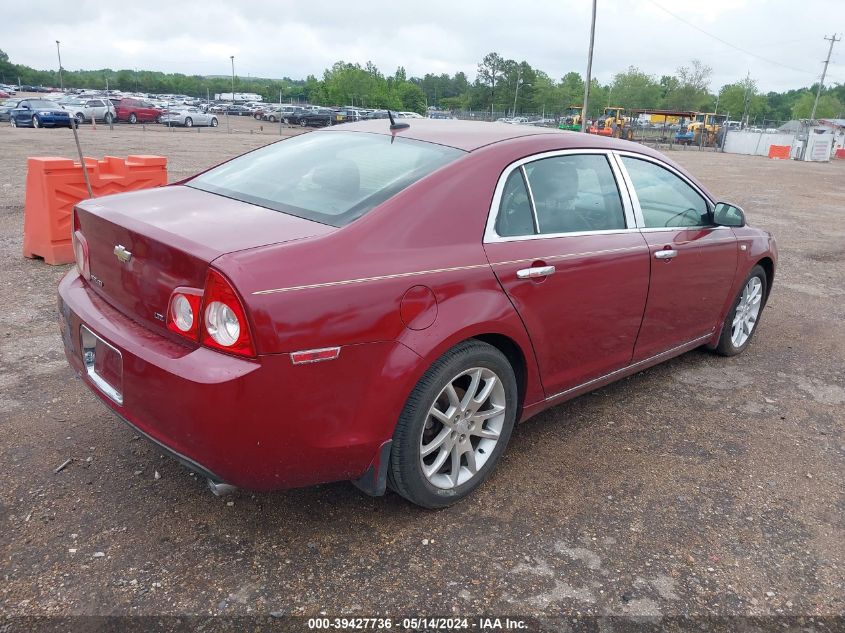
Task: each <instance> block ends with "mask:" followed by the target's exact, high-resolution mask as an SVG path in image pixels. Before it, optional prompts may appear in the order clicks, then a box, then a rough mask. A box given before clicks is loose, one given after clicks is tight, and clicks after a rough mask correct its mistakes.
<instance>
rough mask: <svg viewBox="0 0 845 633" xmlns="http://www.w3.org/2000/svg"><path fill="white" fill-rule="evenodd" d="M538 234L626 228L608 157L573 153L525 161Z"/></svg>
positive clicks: (620, 200)
mask: <svg viewBox="0 0 845 633" xmlns="http://www.w3.org/2000/svg"><path fill="white" fill-rule="evenodd" d="M525 172H526V174H527V175H528V184H529V185H530V187H531V193H532V195H533V198H534V206H535V208H536V213H537V224H538V228H539V232H540V233H541V234H549V233H577V232H581V231H608V230H614V229H624V228H625V212H624V210H623V208H622V199H621V198H620V197H619V189H618V187H617V186H616V179H615V178H614V176H613V171H612V170H611V169H610V164H609V163H608V162H607V157H606V156H604V155H602V154H576V155H567V156H554V157H552V158H544V159H542V160H538V161H534V162H533V163H528V164H527V165H525Z"/></svg>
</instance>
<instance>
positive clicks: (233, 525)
mask: <svg viewBox="0 0 845 633" xmlns="http://www.w3.org/2000/svg"><path fill="white" fill-rule="evenodd" d="M233 127H234V128H235V130H236V133H232V134H227V133H226V125H225V122H223V123H222V125H221V127H220V128H218V129H217V130H209V129H204V130H202V131H201V132H198V131H196V130H190V131H189V130H182V129H176V130H173V131H169V130H166V129H163V128H161V127H157V126H147V127H146V129H142V128H141V127H139V126H138V127H130V126H128V125H122V126H117V127H115V129H114V131H109V129H108V127H107V126H103V125H100V126H98V128H97V129H96V130H92V129H91V128H90V126H85V127H84V128H83V129H82V130H81V139H82V145H83V148H84V149H85V150H86V153H87V154H88V155H90V156H98V157H99V156H103V155H106V154H112V155H118V156H125V155H127V154H132V153H136V154H137V153H147V154H161V155H164V156H167V158H168V161H169V165H170V178H171V180H178V179H180V178H182V177H185V176H186V175H188V174H191V173H194V172H195V171H198V170H200V169H203V168H205V167H208V166H210V165H212V164H214V163H216V162H219V161H221V160H223V159H226V158H229V157H231V156H234V155H237V154H239V153H242V152H244V151H246V150H248V149H251V148H254V147H258V146H260V145H263V144H265V143H267V142H270V141H272V140H274V139H276V138H278V128H277V127H275V126H273V125H268V124H265V125H264V129H263V130H262V129H260V126H259V125H258V124H257V123H256V122H254V121H252V120H251V119H236V120H234V121H233ZM293 132H294V131H291V130H285V134H289V133H293ZM0 148H2V149H0V193H1V194H2V195H0V214H2V215H0V218H1V219H2V222H0V261H2V269H3V272H4V274H3V275H2V281H0V306H2V307H3V310H2V312H0V463H2V464H3V465H4V470H5V475H4V478H3V479H4V481H5V484H4V485H3V486H2V488H0V560H2V562H1V563H0V577H2V582H0V616H6V617H11V616H44V615H47V616H72V615H176V614H178V615H186V614H194V615H265V616H266V615H269V614H274V615H279V614H291V615H317V614H320V613H323V612H325V613H328V614H330V615H349V616H355V615H357V616H370V615H374V614H376V613H380V614H391V615H408V614H416V615H426V614H429V615H430V614H441V615H443V614H446V615H448V614H453V613H459V614H467V615H469V614H521V615H544V616H554V615H571V614H576V613H577V614H580V615H585V616H588V615H590V614H598V615H607V614H615V615H648V616H667V617H668V616H673V615H684V614H698V615H705V616H715V615H718V616H761V617H763V618H764V621H766V620H765V618H766V617H769V616H782V615H784V614H786V615H793V616H833V615H842V614H843V612H845V591H843V578H845V548H843V543H845V525H843V515H844V514H845V498H843V480H844V478H843V475H845V437H843V427H845V421H844V420H843V414H842V410H843V405H845V376H843V366H845V363H843V357H845V310H843V305H845V284H843V280H845V219H843V215H842V214H843V210H845V187H843V184H842V183H843V179H845V161H840V162H838V163H831V164H809V163H796V162H791V161H770V160H767V159H763V158H752V157H743V156H732V155H721V154H714V153H711V152H703V153H700V152H697V151H686V152H682V151H678V152H673V153H672V157H673V158H675V159H676V160H678V161H679V162H681V163H682V164H684V165H686V166H687V167H688V168H689V169H691V170H692V171H693V172H694V173H696V174H697V175H698V176H699V177H701V179H702V180H703V181H704V182H705V183H706V184H707V185H708V186H709V187H710V188H711V189H712V190H713V191H714V192H715V193H716V195H719V196H721V197H723V198H725V199H729V200H734V201H736V202H737V203H739V204H740V205H742V206H744V207H745V208H746V211H747V213H748V216H749V218H750V221H751V223H753V224H756V225H758V226H761V227H764V228H766V229H769V230H771V231H772V232H773V233H774V234H775V235H776V237H777V239H778V243H779V246H780V257H781V260H780V269H779V271H778V273H777V278H776V280H775V286H774V290H773V294H772V297H771V301H770V303H769V306H768V307H767V309H766V312H765V316H764V318H763V319H762V323H761V327H760V330H759V331H758V333H757V335H756V338H755V340H754V343H753V344H752V346H751V347H750V349H749V350H748V351H747V352H746V353H745V354H744V355H741V356H739V357H736V358H732V359H725V358H720V357H717V356H714V355H712V354H709V353H707V352H705V351H695V352H691V353H689V354H686V355H685V356H683V357H680V358H677V359H675V360H672V361H670V362H668V363H665V364H663V365H660V366H658V367H655V368H653V369H650V370H648V371H645V372H642V373H640V374H638V375H636V376H633V377H630V378H628V379H626V380H623V381H621V382H619V383H616V384H614V385H611V386H609V387H606V388H604V389H601V390H599V391H596V392H594V393H592V394H589V395H586V396H583V397H581V398H578V399H577V400H574V401H572V402H569V403H566V404H563V405H561V406H558V407H556V408H554V409H552V410H550V411H547V412H545V413H544V414H542V415H540V416H538V417H537V418H535V419H533V420H532V421H530V422H528V423H527V424H525V425H522V426H521V427H520V428H519V429H517V431H516V432H515V433H514V436H513V439H512V440H511V445H510V447H509V449H508V451H507V453H506V455H505V457H504V460H503V462H502V463H501V464H500V466H499V468H498V471H497V473H496V474H495V475H494V476H493V477H492V478H491V479H490V481H489V482H488V483H487V484H485V485H484V486H483V487H482V488H481V489H480V490H479V491H478V492H477V494H475V495H474V496H473V497H472V498H470V499H469V500H467V501H465V502H463V503H461V504H459V505H457V506H456V507H453V508H449V509H447V510H443V511H439V512H430V511H424V510H421V509H419V508H417V507H414V506H411V505H410V504H408V503H406V502H405V501H403V500H402V499H401V498H399V497H397V496H396V495H393V494H388V495H387V496H386V497H383V498H377V499H374V498H370V497H367V496H364V495H362V494H361V493H359V492H358V491H357V490H356V489H354V488H353V487H352V486H351V485H349V484H346V483H338V484H332V485H324V486H319V487H314V488H308V489H301V490H292V491H284V492H278V493H273V494H260V495H252V494H249V493H238V494H236V495H234V496H232V497H225V498H216V497H214V496H212V495H211V493H210V492H209V491H208V490H207V489H206V488H205V485H204V482H201V481H199V480H198V478H197V477H195V476H193V475H191V474H189V473H188V472H187V471H186V470H185V469H184V468H182V467H181V466H180V465H179V464H178V463H176V462H175V461H172V460H171V459H169V458H165V457H163V456H161V455H160V453H159V452H158V451H157V450H156V448H155V447H154V446H152V445H151V444H149V443H147V442H146V441H144V440H140V439H138V438H137V437H136V436H135V435H134V434H133V433H132V431H131V430H130V429H129V428H127V427H126V426H124V425H122V424H120V423H119V422H117V421H116V419H115V418H113V417H112V416H111V415H110V414H109V412H108V411H107V410H106V408H105V407H104V406H103V405H102V404H100V402H99V401H98V400H97V399H96V398H95V397H94V396H93V395H92V394H90V393H89V392H88V390H87V389H86V388H85V387H84V386H83V385H82V384H81V383H80V382H79V381H78V380H77V379H75V377H74V374H73V372H72V371H71V370H70V369H69V368H68V366H67V365H66V363H65V360H64V356H63V352H62V349H61V342H60V338H59V336H58V333H57V327H56V314H55V286H56V283H57V282H58V280H59V278H60V277H61V275H62V274H63V273H64V271H65V270H66V267H51V266H48V265H46V264H44V263H43V262H41V261H38V260H28V259H25V258H23V257H22V256H21V239H22V227H23V206H24V180H25V171H26V169H25V165H26V162H25V161H26V157H27V156H31V155H54V156H67V157H72V156H74V154H75V148H74V145H73V137H72V134H71V133H70V132H69V131H68V130H14V129H11V128H7V127H5V126H4V127H2V128H0ZM67 459H73V461H72V462H71V463H70V464H69V465H68V466H67V467H66V468H65V469H64V470H62V471H61V472H59V473H54V469H55V468H56V467H57V466H59V465H60V464H62V463H63V462H64V461H65V460H67ZM771 621H772V622H774V620H771ZM9 622H14V620H9ZM840 622H841V621H840ZM0 628H2V620H0Z"/></svg>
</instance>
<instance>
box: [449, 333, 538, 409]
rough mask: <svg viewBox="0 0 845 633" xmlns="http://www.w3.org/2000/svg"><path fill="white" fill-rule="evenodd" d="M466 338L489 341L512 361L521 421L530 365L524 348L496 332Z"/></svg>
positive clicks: (517, 407) (488, 342) (489, 343)
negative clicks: (527, 362) (528, 365)
mask: <svg viewBox="0 0 845 633" xmlns="http://www.w3.org/2000/svg"><path fill="white" fill-rule="evenodd" d="M465 340H467V341H471V340H477V341H481V342H482V343H487V344H488V345H491V346H493V347H495V348H496V349H497V350H499V351H500V352H502V354H504V356H505V358H507V359H508V363H510V366H511V368H513V373H514V377H515V378H516V388H517V403H516V419H517V421H519V420H520V418H521V417H522V409H523V404H524V403H525V394H526V391H527V390H528V367H527V364H526V359H525V353H524V352H523V351H522V348H521V347H520V346H519V344H518V343H517V342H516V341H515V340H513V339H512V338H510V337H509V336H506V335H504V334H499V333H495V332H489V333H484V334H477V335H475V336H473V337H471V338H469V339H465ZM462 342H463V341H462ZM459 344H460V343H459Z"/></svg>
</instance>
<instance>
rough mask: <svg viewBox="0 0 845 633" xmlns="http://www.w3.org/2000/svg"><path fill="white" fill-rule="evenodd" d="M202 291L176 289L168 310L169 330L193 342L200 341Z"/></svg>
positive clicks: (196, 289) (171, 296)
mask: <svg viewBox="0 0 845 633" xmlns="http://www.w3.org/2000/svg"><path fill="white" fill-rule="evenodd" d="M201 304H202V290H199V289H198V288H176V290H174V291H173V293H172V294H171V295H170V304H169V305H168V308H167V329H168V330H171V331H173V332H176V333H177V334H181V335H182V336H184V337H185V338H189V339H191V340H192V341H198V340H199V315H200V306H201Z"/></svg>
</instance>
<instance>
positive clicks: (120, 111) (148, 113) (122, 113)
mask: <svg viewBox="0 0 845 633" xmlns="http://www.w3.org/2000/svg"><path fill="white" fill-rule="evenodd" d="M115 113H116V115H117V120H118V121H128V122H129V123H152V122H155V123H161V113H162V110H161V109H160V108H157V107H155V106H154V105H153V104H152V103H150V102H148V101H142V100H141V99H130V98H129V97H125V98H123V99H121V100H120V101H118V102H117V105H116V107H115Z"/></svg>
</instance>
